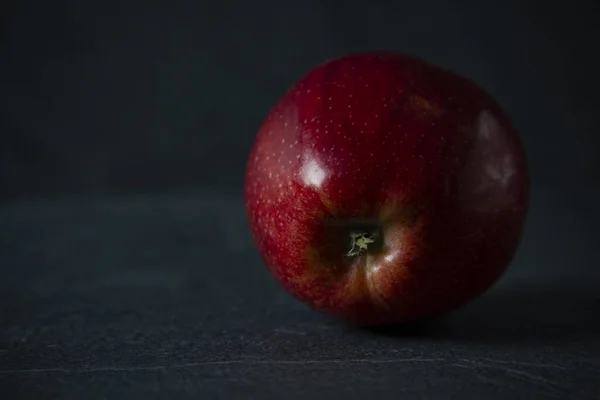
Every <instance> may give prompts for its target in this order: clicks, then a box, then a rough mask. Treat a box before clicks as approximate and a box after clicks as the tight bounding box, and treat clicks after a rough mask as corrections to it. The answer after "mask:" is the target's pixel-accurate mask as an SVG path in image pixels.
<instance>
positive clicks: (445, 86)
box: [244, 52, 529, 325]
mask: <svg viewBox="0 0 600 400" xmlns="http://www.w3.org/2000/svg"><path fill="white" fill-rule="evenodd" d="M244 187H245V188H244V190H245V207H246V212H247V216H248V221H249V226H250V230H251V233H252V236H253V240H254V242H255V243H256V246H257V248H258V251H259V252H260V254H261V256H262V259H263V260H264V262H265V264H266V266H267V267H268V269H269V271H270V272H271V273H272V275H273V276H274V277H275V278H276V280H277V281H278V282H279V283H280V284H281V285H282V286H283V287H284V288H285V289H286V290H287V291H288V292H289V293H291V294H292V295H293V296H294V297H296V298H297V299H298V300H299V301H302V302H304V303H305V304H307V305H308V306H310V307H312V308H314V309H316V310H320V311H322V312H324V313H327V314H330V315H332V316H338V317H341V318H343V319H346V320H348V321H352V322H354V323H357V324H359V325H361V324H362V325H378V324H391V323H403V322H410V321H416V320H422V319H428V318H433V317H436V316H440V315H442V314H445V313H447V312H450V311H452V310H454V309H456V308H459V307H461V306H463V305H465V304H467V303H469V302H470V301H471V300H473V299H474V298H476V297H478V296H479V295H481V294H482V293H484V292H485V291H486V290H488V289H489V288H490V287H491V286H492V285H493V284H494V283H495V282H496V281H497V280H498V279H499V277H500V276H501V275H502V274H503V272H504V271H505V270H506V268H507V267H508V265H509V264H510V263H511V261H512V259H513V257H514V254H515V251H516V249H517V247H518V245H519V242H520V239H521V235H522V230H523V228H524V224H525V220H526V214H527V211H528V201H529V175H528V169H527V162H526V156H525V152H524V148H523V146H522V143H521V139H520V137H519V133H518V132H517V130H516V129H515V127H514V126H513V125H512V123H511V121H510V120H509V118H508V117H507V115H506V114H505V112H504V111H503V110H502V109H501V108H500V106H499V105H498V104H497V103H496V102H495V101H494V99H493V98H492V97H491V96H490V95H489V94H487V93H486V92H485V91H484V90H483V89H481V88H480V87H478V86H477V85H476V84H475V83H473V82H472V81H470V80H468V79H467V78H465V77H462V76H460V75H458V74H456V73H454V72H451V71H448V70H446V69H442V68H440V67H438V66H435V65H432V64H429V63H427V62H425V61H423V60H421V59H419V58H416V57H413V56H409V55H406V54H402V53H393V52H365V53H359V54H350V55H346V56H343V57H339V58H336V59H333V60H329V61H327V62H324V63H322V64H321V65H318V66H316V67H315V68H314V69H312V70H311V71H309V72H308V73H307V74H306V75H305V76H304V77H302V78H301V79H300V80H299V81H298V82H296V83H295V84H294V85H293V86H292V87H291V88H290V89H289V90H288V91H287V92H286V93H285V94H284V95H283V97H282V98H281V99H280V100H279V101H278V102H277V104H275V106H274V107H273V108H272V109H271V110H270V113H269V114H268V115H267V117H266V119H265V120H264V121H263V123H262V125H261V127H260V130H259V132H258V134H257V137H256V139H255V142H254V144H253V147H252V149H251V152H250V154H249V159H248V162H247V166H246V176H245V183H244Z"/></svg>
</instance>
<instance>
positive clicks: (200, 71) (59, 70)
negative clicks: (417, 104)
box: [0, 0, 600, 197]
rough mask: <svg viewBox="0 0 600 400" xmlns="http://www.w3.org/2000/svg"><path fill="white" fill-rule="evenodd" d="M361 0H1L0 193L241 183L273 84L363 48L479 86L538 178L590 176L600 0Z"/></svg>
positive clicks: (594, 158) (278, 87) (275, 94)
mask: <svg viewBox="0 0 600 400" xmlns="http://www.w3.org/2000/svg"><path fill="white" fill-rule="evenodd" d="M366 4H367V3H365V2H363V1H353V0H349V1H331V0H329V1H322V0H318V1H317V0H309V1H302V2H286V1H258V2H251V1H241V0H240V1H234V0H222V1H184V0H172V1H155V0H150V1H134V0H128V1H115V0H102V1H99V0H89V1H79V0H58V1H52V2H48V1H41V0H21V1H15V2H14V3H13V5H12V6H11V5H10V3H6V2H4V3H3V5H2V8H3V12H4V15H5V17H4V21H5V24H6V25H5V26H4V30H3V32H4V33H3V35H4V36H3V39H2V51H1V53H0V57H1V58H0V60H1V66H0V68H1V69H0V104H1V106H0V107H1V110H2V117H1V119H0V132H1V133H2V142H1V145H0V194H1V195H2V196H3V197H19V196H28V197H31V196H48V195H60V194H64V193H73V192H74V193H98V192H120V191H137V190H142V191H149V190H163V189H177V188H190V187H192V188H194V187H211V188H219V189H225V190H230V189H231V190H236V191H237V190H239V188H240V187H241V184H242V180H243V169H244V164H245V160H246V156H247V153H248V150H249V148H250V145H251V143H252V140H253V137H254V135H255V133H256V131H257V129H258V126H259V124H260V122H261V121H262V118H264V117H265V115H266V113H267V112H268V111H269V108H270V107H271V106H272V105H273V104H274V102H275V101H277V99H278V98H279V97H280V96H281V95H282V94H283V93H284V91H285V90H286V89H287V88H288V87H289V86H290V85H291V84H292V83H293V82H294V81H295V80H296V79H298V78H299V77H300V76H301V75H302V74H304V73H306V72H307V71H308V70H309V69H310V68H312V67H314V66H315V65H316V64H318V63H320V62H322V61H323V60H325V59H328V58H332V57H336V56H339V55H342V54H345V53H347V52H354V51H363V50H373V49H386V50H387V49H389V50H399V51H404V52H408V53H411V54H414V55H416V56H419V57H422V58H424V59H426V60H428V61H430V62H433V63H436V64H439V65H441V66H443V67H447V68H450V69H453V70H454V71H456V72H459V73H461V74H464V75H467V76H469V77H470V78H472V79H473V80H475V81H476V82H477V83H479V84H480V85H481V86H482V87H484V88H485V89H486V90H487V91H489V92H490V93H491V94H492V95H493V96H495V97H496V99H497V100H498V101H499V102H500V103H501V105H502V106H503V107H505V109H506V110H507V112H508V113H509V114H510V116H511V117H512V119H513V120H514V122H515V124H516V126H517V127H518V128H519V129H520V130H521V132H522V135H523V138H524V141H525V144H526V147H527V151H528V155H529V160H530V165H531V169H532V176H533V179H534V183H535V184H541V185H543V184H550V185H551V184H562V183H572V182H574V181H576V182H578V183H586V182H592V181H595V180H597V179H598V174H599V170H600V164H599V161H598V151H597V148H598V145H597V142H598V139H597V137H598V135H597V127H598V125H597V120H598V119H597V108H598V101H597V98H598V92H599V90H600V85H599V79H598V71H600V61H598V60H600V58H599V57H597V48H598V45H599V43H600V33H599V32H600V29H598V28H597V16H598V15H599V13H600V5H599V4H600V3H598V2H594V1H592V0H588V1H584V0H582V1H572V2H569V3H568V7H567V6H565V4H564V2H543V3H540V2H539V1H517V0H514V1H501V2H500V1H461V2H450V1H443V0H437V1H436V0H427V1H410V2H408V1H383V0H374V1H371V2H368V5H366ZM11 7H12V8H11Z"/></svg>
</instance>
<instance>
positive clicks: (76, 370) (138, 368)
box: [0, 358, 444, 374]
mask: <svg viewBox="0 0 600 400" xmlns="http://www.w3.org/2000/svg"><path fill="white" fill-rule="evenodd" d="M443 360H444V359H442V358H402V359H380V360H378V359H373V360H372V359H361V358H356V359H347V360H346V359H334V360H222V361H205V362H198V363H186V364H171V365H149V366H133V367H97V368H30V369H6V370H0V374H26V373H30V374H34V373H52V372H59V373H88V372H136V371H161V370H167V369H179V368H195V367H204V366H209V365H235V364H247V365H314V364H340V365H343V364H361V363H365V364H394V363H410V362H422V363H430V362H437V361H443Z"/></svg>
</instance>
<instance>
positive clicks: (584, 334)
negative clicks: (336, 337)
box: [361, 287, 600, 343]
mask: <svg viewBox="0 0 600 400" xmlns="http://www.w3.org/2000/svg"><path fill="white" fill-rule="evenodd" d="M599 317H600V288H595V287H585V288H576V287H564V288H561V287H553V288H536V287H529V288H517V289H504V290H496V291H491V292H489V293H487V294H484V295H482V296H481V297H479V298H478V299H476V300H474V301H472V302H471V303H470V304H468V305H466V306H464V307H462V308H460V309H458V310H456V311H454V312H452V313H449V314H446V315H444V316H441V317H438V318H435V319H431V320H427V321H422V322H417V323H411V324H405V325H390V326H379V327H365V328H361V331H363V332H366V333H372V334H377V335H384V336H393V337H400V338H418V339H421V340H428V339H431V340H436V341H439V340H442V341H443V340H450V341H456V342H478V341H482V342H499V343H501V342H513V341H518V342H528V341H530V342H536V343H542V342H557V341H572V340H583V339H589V338H600V318H599Z"/></svg>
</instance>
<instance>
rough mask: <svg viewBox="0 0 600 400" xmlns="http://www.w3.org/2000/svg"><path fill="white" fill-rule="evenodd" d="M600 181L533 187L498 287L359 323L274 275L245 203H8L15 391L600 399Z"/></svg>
mask: <svg viewBox="0 0 600 400" xmlns="http://www.w3.org/2000/svg"><path fill="white" fill-rule="evenodd" d="M599 200H600V190H599V189H598V188H576V187H574V188H571V189H568V190H566V189H564V188H563V189H562V190H560V191H558V190H551V189H547V188H546V189H544V188H537V189H536V190H534V192H533V196H532V208H531V214H530V218H529V221H528V227H527V231H526V234H525V237H524V241H523V245H522V246H521V248H520V250H519V252H518V254H517V256H516V258H515V261H514V262H513V264H512V266H511V268H510V269H509V271H508V272H507V273H506V274H505V276H504V277H503V278H502V280H501V281H500V282H498V284H497V285H496V286H494V288H493V289H492V290H490V291H489V292H488V293H487V294H485V295H484V296H482V297H481V298H480V299H478V300H476V301H474V302H473V303H471V304H470V305H468V306H467V307H465V308H463V309H461V310H459V311H457V312H455V313H452V314H450V315H448V316H446V317H444V318H441V319H439V320H436V321H431V322H429V323H427V324H421V325H419V326H411V327H405V328H397V329H385V330H378V331H377V330H361V329H357V328H354V327H352V326H349V325H347V324H344V323H342V322H340V321H337V320H332V319H330V318H328V317H326V316H323V315H320V314H317V313H315V312H313V311H312V310H310V309H307V308H306V307H304V306H303V305H302V304H300V303H298V302H296V301H295V300H294V299H292V298H291V297H290V296H289V295H287V294H286V293H285V292H284V291H283V290H282V289H280V288H279V287H278V286H277V284H276V283H275V282H274V281H273V280H272V278H271V277H270V276H269V274H268V273H267V271H266V269H265V268H264V266H263V264H262V262H261V260H260V258H259V255H258V254H257V253H256V251H255V249H254V247H253V244H252V242H251V240H250V236H249V233H248V230H247V226H246V219H245V214H244V209H243V204H242V201H241V198H240V196H236V195H233V194H225V193H217V192H211V193H209V192H196V193H180V194H172V195H152V196H151V195H147V196H133V197H131V196H130V197H121V198H104V199H97V198H96V199H71V200H60V201H59V200H49V201H45V202H42V201H37V202H30V203H23V202H22V203H19V204H17V203H12V204H5V205H4V207H3V208H2V209H1V211H0V266H1V273H2V274H1V279H0V393H2V395H0V397H1V398H3V399H10V400H13V399H15V400H16V399H213V398H214V399H246V398H247V399H271V398H280V399H283V398H285V399H305V398H313V399H321V398H343V399H365V398H367V399H369V398H373V399H375V398H376V399H398V398H402V399H405V398H433V399H438V398H439V399H467V398H469V399H470V398H475V399H525V398H528V399H530V398H535V399H545V398H562V399H592V398H600V379H598V378H599V376H600V322H599V320H598V316H599V312H598V309H599V306H600V294H599V293H600V292H599V291H598V289H599V285H598V277H599V276H600V272H599V271H598V268H597V267H598V265H600V263H599V261H600V256H599V252H598V250H597V248H598V246H597V245H596V243H595V240H596V238H597V237H598V235H597V226H598V225H599V223H600V212H599V211H598V208H597V204H598V203H599Z"/></svg>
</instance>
